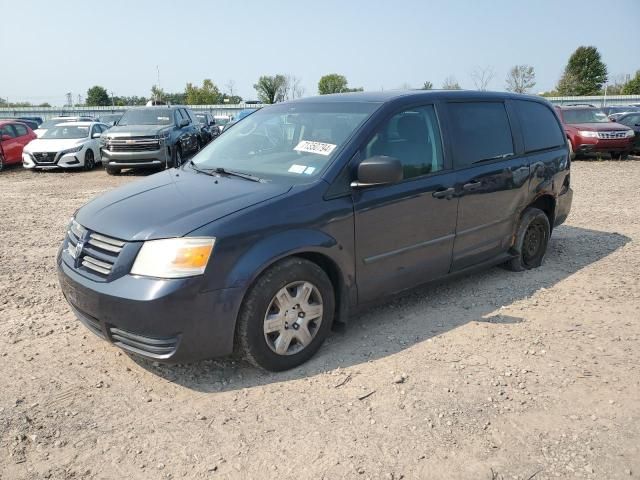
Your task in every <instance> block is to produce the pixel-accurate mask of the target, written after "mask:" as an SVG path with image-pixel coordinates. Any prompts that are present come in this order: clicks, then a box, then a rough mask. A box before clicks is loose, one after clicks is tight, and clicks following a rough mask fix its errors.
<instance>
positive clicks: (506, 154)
mask: <svg viewBox="0 0 640 480" xmlns="http://www.w3.org/2000/svg"><path fill="white" fill-rule="evenodd" d="M509 157H513V153H503V154H502V155H496V156H495V157H489V158H483V159H482V160H476V161H475V162H473V163H472V165H475V164H476V163H482V162H490V161H492V160H500V159H504V158H509Z"/></svg>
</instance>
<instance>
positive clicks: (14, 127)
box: [0, 120, 37, 170]
mask: <svg viewBox="0 0 640 480" xmlns="http://www.w3.org/2000/svg"><path fill="white" fill-rule="evenodd" d="M36 138H37V137H36V134H35V133H33V130H31V129H30V128H29V127H27V126H26V125H25V124H24V123H21V122H14V121H12V120H0V170H2V169H3V168H4V166H5V165H11V164H15V163H22V149H23V148H24V146H25V145H26V144H27V143H29V142H30V141H31V140H34V139H36Z"/></svg>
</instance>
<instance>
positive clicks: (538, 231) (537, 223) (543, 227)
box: [506, 208, 551, 272]
mask: <svg viewBox="0 0 640 480" xmlns="http://www.w3.org/2000/svg"><path fill="white" fill-rule="evenodd" d="M550 236H551V226H550V224H549V218H548V217H547V214H546V213H544V212H543V211H542V210H540V209H538V208H528V209H526V210H525V211H524V213H523V214H522V217H521V219H520V224H519V226H518V231H517V233H516V240H515V243H514V246H513V250H514V254H515V256H514V258H512V259H511V260H510V261H509V262H507V264H506V266H507V268H509V270H513V271H514V272H522V271H524V270H530V269H532V268H537V267H539V266H540V265H541V264H542V260H543V259H544V256H545V254H546V252H547V245H548V244H549V237H550Z"/></svg>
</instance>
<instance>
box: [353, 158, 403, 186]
mask: <svg viewBox="0 0 640 480" xmlns="http://www.w3.org/2000/svg"><path fill="white" fill-rule="evenodd" d="M403 178H404V175H403V172H402V164H401V163H400V160H398V159H397V158H393V157H386V156H382V155H379V156H375V157H370V158H367V159H365V160H363V161H362V162H360V165H358V180H357V181H355V182H351V186H352V187H354V188H362V187H371V186H374V185H388V184H391V183H398V182H400V181H402V179H403Z"/></svg>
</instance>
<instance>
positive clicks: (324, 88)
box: [318, 73, 349, 95]
mask: <svg viewBox="0 0 640 480" xmlns="http://www.w3.org/2000/svg"><path fill="white" fill-rule="evenodd" d="M348 91H349V88H348V87H347V77H345V76H344V75H339V74H337V73H330V74H329V75H325V76H323V77H321V78H320V81H319V82H318V93H319V94H320V95H327V94H330V93H344V92H348Z"/></svg>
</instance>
